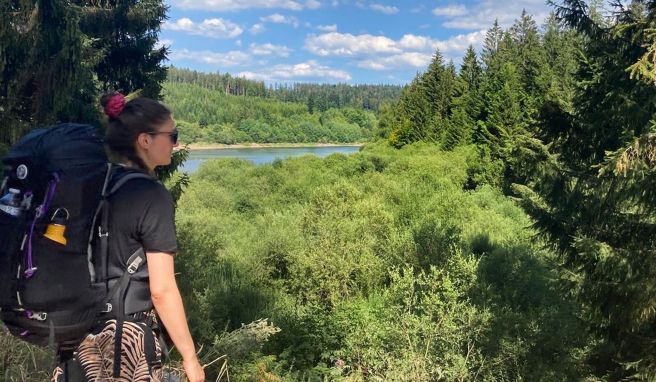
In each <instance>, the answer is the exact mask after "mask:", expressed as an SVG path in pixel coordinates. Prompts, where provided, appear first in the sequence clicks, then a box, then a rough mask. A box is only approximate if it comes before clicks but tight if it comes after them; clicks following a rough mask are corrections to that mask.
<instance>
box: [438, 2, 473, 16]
mask: <svg viewBox="0 0 656 382" xmlns="http://www.w3.org/2000/svg"><path fill="white" fill-rule="evenodd" d="M433 14H434V15H435V16H446V17H454V16H464V15H466V14H467V8H465V6H464V5H462V4H460V5H447V6H446V7H437V8H435V9H433Z"/></svg>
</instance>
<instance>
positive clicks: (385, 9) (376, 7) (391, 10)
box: [369, 3, 399, 15]
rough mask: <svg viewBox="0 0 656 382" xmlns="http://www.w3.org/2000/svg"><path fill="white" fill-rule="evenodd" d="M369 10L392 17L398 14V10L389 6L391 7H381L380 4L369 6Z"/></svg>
mask: <svg viewBox="0 0 656 382" xmlns="http://www.w3.org/2000/svg"><path fill="white" fill-rule="evenodd" d="M369 8H371V9H373V10H374V11H378V12H382V13H384V14H386V15H393V14H395V13H398V12H399V9H398V8H397V7H394V6H391V5H382V4H376V3H372V4H369Z"/></svg>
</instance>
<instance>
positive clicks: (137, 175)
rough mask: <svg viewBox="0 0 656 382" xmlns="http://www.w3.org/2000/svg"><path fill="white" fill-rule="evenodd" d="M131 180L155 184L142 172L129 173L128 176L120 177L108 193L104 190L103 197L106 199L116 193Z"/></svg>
mask: <svg viewBox="0 0 656 382" xmlns="http://www.w3.org/2000/svg"><path fill="white" fill-rule="evenodd" d="M132 179H148V180H151V181H153V182H155V179H153V177H151V176H149V175H146V174H144V173H143V172H140V171H133V172H129V173H128V174H126V175H123V176H121V177H120V178H119V179H118V180H117V181H116V183H114V185H113V186H112V187H111V189H109V190H108V191H107V190H106V193H105V195H103V196H104V197H108V196H110V195H113V194H114V193H115V192H116V191H118V190H119V189H120V188H121V187H123V185H125V183H127V182H129V181H131V180H132Z"/></svg>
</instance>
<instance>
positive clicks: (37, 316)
mask: <svg viewBox="0 0 656 382" xmlns="http://www.w3.org/2000/svg"><path fill="white" fill-rule="evenodd" d="M27 318H29V319H32V320H37V321H45V320H46V319H47V318H48V313H46V312H30V311H28V312H27Z"/></svg>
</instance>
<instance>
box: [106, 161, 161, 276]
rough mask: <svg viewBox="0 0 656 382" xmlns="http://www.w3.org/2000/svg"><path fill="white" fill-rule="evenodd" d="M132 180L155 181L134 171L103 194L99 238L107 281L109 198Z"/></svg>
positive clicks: (111, 171)
mask: <svg viewBox="0 0 656 382" xmlns="http://www.w3.org/2000/svg"><path fill="white" fill-rule="evenodd" d="M109 172H110V173H114V172H113V169H112V168H111V166H110V169H109ZM132 179H149V180H151V181H153V182H154V181H155V179H153V178H152V177H150V176H148V175H146V174H144V173H142V172H139V171H133V172H129V173H127V174H125V175H123V176H121V177H120V178H119V179H118V180H117V181H116V183H114V184H113V185H112V186H111V188H110V187H108V186H107V185H105V187H103V194H102V199H101V202H100V203H101V207H100V225H99V226H98V238H99V240H100V253H99V255H100V261H101V267H100V274H101V275H102V277H104V280H105V281H106V280H107V272H108V266H107V262H108V260H109V201H108V198H109V196H110V195H112V194H114V193H116V191H118V190H119V189H120V188H121V187H122V186H124V185H125V184H126V183H127V182H129V181H130V180H132Z"/></svg>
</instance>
